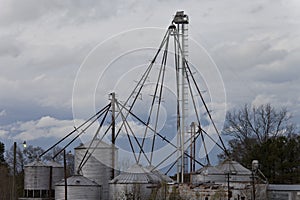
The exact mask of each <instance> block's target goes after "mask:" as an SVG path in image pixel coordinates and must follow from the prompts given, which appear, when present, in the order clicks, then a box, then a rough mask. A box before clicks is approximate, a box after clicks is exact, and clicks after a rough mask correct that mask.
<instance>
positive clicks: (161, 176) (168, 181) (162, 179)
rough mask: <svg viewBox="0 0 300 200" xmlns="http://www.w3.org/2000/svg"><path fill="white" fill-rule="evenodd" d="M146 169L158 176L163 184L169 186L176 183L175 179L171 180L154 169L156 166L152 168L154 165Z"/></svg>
mask: <svg viewBox="0 0 300 200" xmlns="http://www.w3.org/2000/svg"><path fill="white" fill-rule="evenodd" d="M146 169H148V170H149V171H150V172H152V173H154V174H155V175H156V176H158V177H159V179H160V181H161V182H165V183H169V184H170V183H171V184H173V183H175V181H174V180H173V179H171V178H170V177H169V176H167V175H165V174H164V173H162V172H161V171H159V170H158V169H154V166H152V165H149V166H147V167H146Z"/></svg>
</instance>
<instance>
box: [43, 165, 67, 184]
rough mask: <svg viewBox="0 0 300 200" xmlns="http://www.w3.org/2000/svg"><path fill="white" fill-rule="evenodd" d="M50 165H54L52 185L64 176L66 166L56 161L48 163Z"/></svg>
mask: <svg viewBox="0 0 300 200" xmlns="http://www.w3.org/2000/svg"><path fill="white" fill-rule="evenodd" d="M47 165H48V166H49V167H52V187H53V188H54V186H55V184H56V183H58V182H59V181H60V180H61V179H63V178H64V166H62V165H61V164H59V163H58V162H55V161H50V162H48V163H47Z"/></svg>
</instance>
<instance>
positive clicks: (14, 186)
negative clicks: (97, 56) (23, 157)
mask: <svg viewBox="0 0 300 200" xmlns="http://www.w3.org/2000/svg"><path fill="white" fill-rule="evenodd" d="M16 154H17V142H14V169H13V171H14V172H13V173H14V174H13V187H12V188H13V191H12V199H13V200H15V199H16V163H17V156H16Z"/></svg>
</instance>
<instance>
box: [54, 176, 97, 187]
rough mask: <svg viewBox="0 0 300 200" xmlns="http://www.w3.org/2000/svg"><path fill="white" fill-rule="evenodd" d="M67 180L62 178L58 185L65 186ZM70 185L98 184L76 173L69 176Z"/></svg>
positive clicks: (68, 182)
mask: <svg viewBox="0 0 300 200" xmlns="http://www.w3.org/2000/svg"><path fill="white" fill-rule="evenodd" d="M64 185H65V180H61V181H60V182H58V183H57V184H56V186H64ZM67 185H68V186H98V184H97V183H96V182H94V181H92V180H90V179H88V178H86V177H84V176H82V175H74V176H70V177H69V178H67Z"/></svg>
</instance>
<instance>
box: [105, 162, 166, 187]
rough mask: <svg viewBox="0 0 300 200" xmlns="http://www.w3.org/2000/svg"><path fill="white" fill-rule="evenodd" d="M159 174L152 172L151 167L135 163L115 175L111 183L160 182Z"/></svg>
mask: <svg viewBox="0 0 300 200" xmlns="http://www.w3.org/2000/svg"><path fill="white" fill-rule="evenodd" d="M160 182H161V179H160V177H159V176H157V175H156V174H154V173H153V172H151V171H150V170H149V169H147V168H144V167H142V166H141V165H139V164H135V165H133V166H131V167H130V168H128V169H127V170H126V171H125V172H122V173H121V174H120V175H118V176H117V177H115V178H114V179H113V180H111V181H110V183H113V184H127V183H143V184H146V183H154V184H155V183H160Z"/></svg>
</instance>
